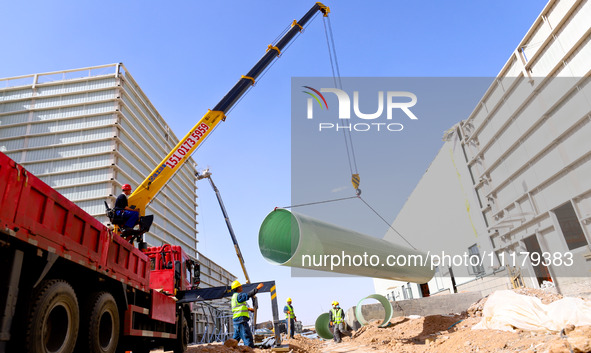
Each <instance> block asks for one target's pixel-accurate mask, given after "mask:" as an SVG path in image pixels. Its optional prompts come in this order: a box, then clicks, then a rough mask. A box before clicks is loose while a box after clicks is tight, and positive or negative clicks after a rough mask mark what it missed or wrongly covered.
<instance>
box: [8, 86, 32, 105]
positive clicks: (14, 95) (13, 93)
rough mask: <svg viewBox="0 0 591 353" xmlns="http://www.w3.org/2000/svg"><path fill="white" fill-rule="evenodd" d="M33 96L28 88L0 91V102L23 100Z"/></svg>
mask: <svg viewBox="0 0 591 353" xmlns="http://www.w3.org/2000/svg"><path fill="white" fill-rule="evenodd" d="M32 96H33V90H32V89H30V88H25V89H14V90H0V102H3V101H9V100H15V99H24V98H29V97H32Z"/></svg>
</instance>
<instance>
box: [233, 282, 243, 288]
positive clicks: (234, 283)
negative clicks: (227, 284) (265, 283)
mask: <svg viewBox="0 0 591 353" xmlns="http://www.w3.org/2000/svg"><path fill="white" fill-rule="evenodd" d="M238 287H242V285H241V284H240V282H238V281H234V282H232V290H234V289H236V288H238Z"/></svg>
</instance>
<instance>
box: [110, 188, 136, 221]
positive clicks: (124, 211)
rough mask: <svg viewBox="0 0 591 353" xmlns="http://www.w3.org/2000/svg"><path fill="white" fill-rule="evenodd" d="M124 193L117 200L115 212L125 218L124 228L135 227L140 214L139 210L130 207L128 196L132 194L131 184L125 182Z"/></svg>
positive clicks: (122, 189)
mask: <svg viewBox="0 0 591 353" xmlns="http://www.w3.org/2000/svg"><path fill="white" fill-rule="evenodd" d="M121 191H122V194H121V195H119V196H117V200H115V207H113V209H114V210H115V214H116V215H117V216H119V217H121V218H122V219H124V220H125V223H124V224H123V227H124V228H133V227H135V225H136V224H137V222H138V220H139V218H140V214H139V212H138V211H137V210H134V209H133V208H130V207H128V203H127V197H128V196H129V194H131V185H129V184H125V185H123V186H122V187H121Z"/></svg>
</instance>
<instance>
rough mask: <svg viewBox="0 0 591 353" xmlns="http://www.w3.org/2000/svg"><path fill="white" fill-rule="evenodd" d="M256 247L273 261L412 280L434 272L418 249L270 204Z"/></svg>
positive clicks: (421, 279)
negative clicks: (270, 208)
mask: <svg viewBox="0 0 591 353" xmlns="http://www.w3.org/2000/svg"><path fill="white" fill-rule="evenodd" d="M259 249H260V251H261V254H262V255H263V257H264V258H265V259H266V260H267V261H269V262H271V263H273V264H276V265H283V266H290V267H299V268H305V269H311V270H320V271H327V272H338V273H345V274H352V275H357V276H365V277H373V278H384V279H391V280H399V281H404V282H415V283H426V282H428V281H429V280H430V279H431V278H432V277H433V274H434V270H433V269H432V267H431V261H430V259H429V258H427V255H426V254H425V253H423V252H421V251H417V250H413V249H409V248H406V247H403V246H400V245H397V244H394V243H391V242H388V241H385V240H383V239H378V238H374V237H371V236H368V235H365V234H361V233H358V232H355V231H352V230H349V229H345V228H342V227H339V226H336V225H333V224H329V223H326V222H322V221H319V220H317V219H314V218H311V217H308V216H304V215H301V214H298V213H294V212H290V211H288V210H285V209H275V210H274V211H272V212H271V213H269V214H268V215H267V217H266V218H265V220H264V221H263V224H262V225H261V228H260V230H259ZM337 262H338V264H337Z"/></svg>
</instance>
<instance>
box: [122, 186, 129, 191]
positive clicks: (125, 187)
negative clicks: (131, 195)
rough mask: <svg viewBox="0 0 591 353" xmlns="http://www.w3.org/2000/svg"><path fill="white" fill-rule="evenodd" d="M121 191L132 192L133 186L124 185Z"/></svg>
mask: <svg viewBox="0 0 591 353" xmlns="http://www.w3.org/2000/svg"><path fill="white" fill-rule="evenodd" d="M121 190H123V191H126V190H131V185H129V184H123V186H122V187H121Z"/></svg>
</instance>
